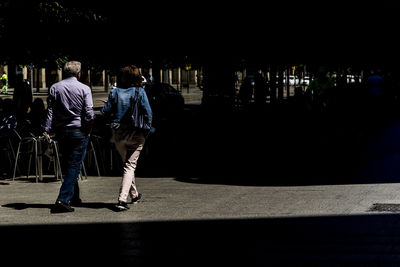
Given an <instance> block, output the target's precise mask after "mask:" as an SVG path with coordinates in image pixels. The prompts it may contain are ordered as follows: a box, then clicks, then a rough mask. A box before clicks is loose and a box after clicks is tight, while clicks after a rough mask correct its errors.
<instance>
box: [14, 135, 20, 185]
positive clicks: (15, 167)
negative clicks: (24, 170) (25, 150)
mask: <svg viewBox="0 0 400 267" xmlns="http://www.w3.org/2000/svg"><path fill="white" fill-rule="evenodd" d="M20 148H21V143H18V149H17V154H16V156H15V164H14V174H13V181H14V180H15V172H16V171H17V165H18V157H19V151H20Z"/></svg>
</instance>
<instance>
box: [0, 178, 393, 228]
mask: <svg viewBox="0 0 400 267" xmlns="http://www.w3.org/2000/svg"><path fill="white" fill-rule="evenodd" d="M120 180H121V178H120V177H97V176H90V177H89V178H88V180H81V181H80V187H81V190H82V199H83V201H84V203H85V204H84V205H83V207H77V208H76V211H75V212H74V213H70V214H62V215H60V214H50V207H51V205H52V204H53V203H54V201H55V199H56V197H57V194H58V190H59V187H60V185H61V182H60V181H55V180H54V179H53V178H45V182H41V183H34V179H33V178H32V179H31V180H26V179H16V180H15V181H11V180H2V181H1V183H0V203H1V207H0V214H1V219H0V225H3V226H4V225H28V224H33V225H37V224H54V223H116V222H117V223H118V222H143V221H171V220H173V221H179V220H215V219H237V218H283V217H308V216H353V215H374V214H376V212H371V211H369V209H370V208H371V207H372V205H373V204H374V203H398V204H400V194H399V193H398V192H399V191H400V184H397V183H391V184H348V185H315V186H246V185H224V184H210V183H208V184H207V183H202V182H201V180H200V179H197V178H195V177H193V178H190V179H187V180H186V181H180V180H179V179H175V178H172V177H162V178H144V177H138V178H137V184H138V188H139V189H140V191H141V192H142V194H143V196H144V197H143V200H142V201H141V202H140V203H138V204H135V205H132V209H131V210H129V211H128V212H124V213H115V212H114V211H113V210H112V205H113V204H114V203H115V202H116V199H117V196H118V190H119V183H120ZM46 181H47V182H46Z"/></svg>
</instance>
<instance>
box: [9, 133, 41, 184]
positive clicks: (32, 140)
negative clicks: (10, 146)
mask: <svg viewBox="0 0 400 267" xmlns="http://www.w3.org/2000/svg"><path fill="white" fill-rule="evenodd" d="M15 134H16V135H17V137H18V139H19V143H18V148H17V153H16V155H15V163H14V174H13V181H14V180H15V175H16V171H17V166H18V159H19V157H20V155H21V154H25V155H29V162H28V170H27V174H26V177H27V178H29V173H30V170H31V162H32V157H33V158H34V161H35V177H36V182H38V178H39V175H38V174H39V170H38V160H37V154H38V139H37V138H36V137H35V136H34V135H33V134H29V136H26V137H21V136H20V135H19V134H18V132H17V131H15ZM24 148H25V149H24Z"/></svg>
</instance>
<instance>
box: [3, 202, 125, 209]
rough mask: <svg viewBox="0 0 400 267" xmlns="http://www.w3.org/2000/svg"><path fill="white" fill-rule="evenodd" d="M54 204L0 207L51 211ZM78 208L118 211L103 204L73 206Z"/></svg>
mask: <svg viewBox="0 0 400 267" xmlns="http://www.w3.org/2000/svg"><path fill="white" fill-rule="evenodd" d="M53 206H54V204H28V203H9V204H5V205H2V207H5V208H13V209H16V210H25V209H52V208H53ZM74 207H78V208H88V209H109V210H112V211H118V209H117V208H115V204H113V203H103V202H83V203H82V204H80V205H79V206H74Z"/></svg>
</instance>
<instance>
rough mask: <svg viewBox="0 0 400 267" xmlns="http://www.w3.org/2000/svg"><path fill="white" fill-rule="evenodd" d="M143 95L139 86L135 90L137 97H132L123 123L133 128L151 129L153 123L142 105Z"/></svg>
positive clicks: (122, 119) (122, 120)
mask: <svg viewBox="0 0 400 267" xmlns="http://www.w3.org/2000/svg"><path fill="white" fill-rule="evenodd" d="M141 100H142V96H141V95H140V94H139V88H136V90H135V97H131V98H130V107H129V108H128V110H127V111H126V113H125V114H124V116H123V117H122V118H121V123H123V124H125V125H126V126H128V128H130V129H132V130H141V131H150V130H151V123H150V120H149V117H148V115H147V113H146V111H145V109H144V107H143V106H142V105H141V103H142V101H141Z"/></svg>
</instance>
